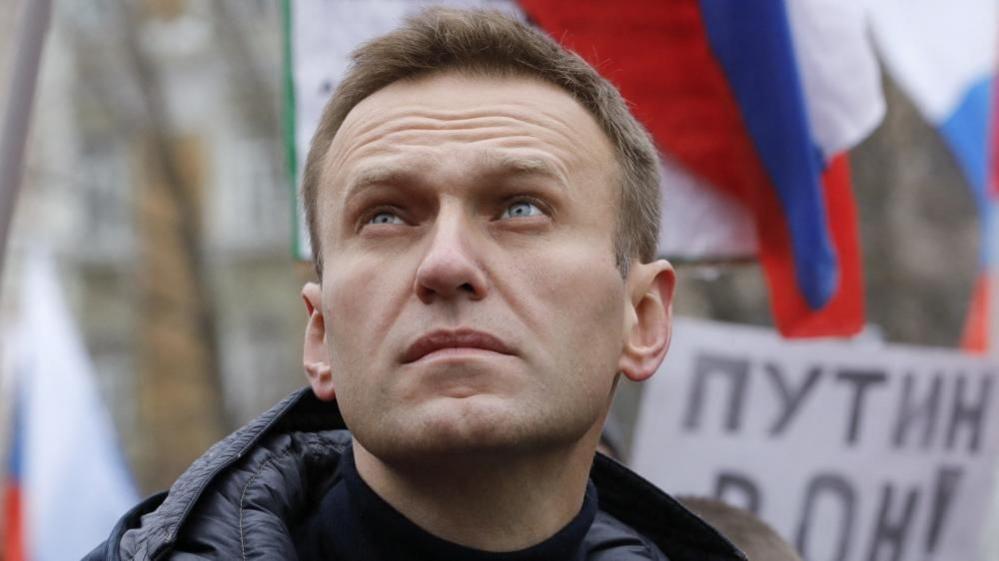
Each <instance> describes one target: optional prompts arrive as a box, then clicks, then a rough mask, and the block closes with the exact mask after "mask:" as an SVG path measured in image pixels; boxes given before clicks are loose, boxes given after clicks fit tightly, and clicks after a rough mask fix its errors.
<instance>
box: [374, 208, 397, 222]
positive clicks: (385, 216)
mask: <svg viewBox="0 0 999 561" xmlns="http://www.w3.org/2000/svg"><path fill="white" fill-rule="evenodd" d="M368 224H402V218H399V216H398V215H397V214H395V213H394V212H388V211H385V210H383V211H381V212H378V213H376V214H375V215H374V216H372V217H371V218H369V219H368Z"/></svg>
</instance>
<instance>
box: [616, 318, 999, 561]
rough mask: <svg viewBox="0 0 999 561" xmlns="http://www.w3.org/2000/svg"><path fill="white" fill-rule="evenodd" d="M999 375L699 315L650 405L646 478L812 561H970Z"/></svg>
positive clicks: (986, 480)
mask: <svg viewBox="0 0 999 561" xmlns="http://www.w3.org/2000/svg"><path fill="white" fill-rule="evenodd" d="M997 393H999V365H996V364H994V363H990V362H987V361H984V360H980V359H973V358H969V357H966V356H963V355H960V354H958V353H954V352H948V351H942V350H930V349H920V348H912V347H901V346H881V345H874V344H864V343H856V342H853V343H851V342H833V341H826V342H795V341H786V340H782V339H780V338H779V337H778V336H777V335H776V334H775V333H773V332H772V331H770V330H765V329H759V328H750V327H741V326H732V325H726V324H719V323H711V322H705V321H696V320H680V321H677V323H676V325H675V335H674V339H673V344H672V348H671V350H670V352H669V355H668V357H667V359H666V362H665V364H664V365H663V367H662V368H661V369H660V372H659V373H658V374H657V375H656V376H655V377H654V378H653V379H652V380H650V381H649V383H648V386H647V387H646V389H645V393H644V395H643V401H642V408H641V414H640V416H639V421H638V426H637V428H636V431H637V432H636V439H635V453H634V465H635V468H636V469H637V470H638V471H639V472H640V473H642V474H643V475H645V476H646V477H648V478H649V479H651V481H652V482H654V483H656V484H657V485H659V486H660V487H662V488H663V489H665V490H667V491H669V492H671V493H673V494H677V495H698V496H711V497H718V498H721V499H722V500H725V501H726V502H729V503H731V504H733V505H736V506H741V507H744V508H748V509H750V510H752V511H754V512H756V513H757V514H759V515H760V516H761V517H762V518H763V519H764V520H766V521H767V522H769V523H771V524H772V525H773V526H774V527H775V528H776V529H777V531H778V532H779V533H781V534H782V535H783V536H784V537H785V538H786V539H787V540H788V541H789V542H791V543H792V544H794V545H795V546H796V547H797V548H798V549H799V551H801V552H802V554H803V557H804V558H805V559H806V560H807V561H832V560H842V561H881V560H886V561H887V560H891V561H971V560H974V559H979V558H980V557H981V553H980V552H981V544H982V529H983V523H984V520H985V518H986V515H987V512H988V510H989V508H990V506H992V505H991V504H990V503H991V502H992V501H993V499H992V497H993V494H992V486H993V483H994V481H993V479H994V474H995V473H996V466H995V461H996V454H997V450H999V411H997V400H999V396H997Z"/></svg>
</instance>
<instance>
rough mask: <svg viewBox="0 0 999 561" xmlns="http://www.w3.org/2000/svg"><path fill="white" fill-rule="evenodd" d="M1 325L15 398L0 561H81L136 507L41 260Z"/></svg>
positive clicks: (29, 269)
mask: <svg viewBox="0 0 999 561" xmlns="http://www.w3.org/2000/svg"><path fill="white" fill-rule="evenodd" d="M24 272H25V275H24V277H23V279H22V280H21V283H20V286H21V288H22V294H21V298H20V301H21V302H22V310H23V313H22V314H21V317H20V319H19V321H18V322H17V323H16V324H15V325H13V326H8V330H9V333H8V334H7V337H6V338H5V340H4V352H5V357H4V358H5V364H4V374H5V375H6V376H9V380H10V381H11V384H9V386H13V388H14V391H13V395H14V404H13V408H12V409H13V422H12V423H11V425H12V435H11V447H10V450H9V452H8V453H9V456H8V458H9V466H10V469H9V471H8V474H7V479H8V480H7V483H6V485H5V489H4V491H5V496H4V512H3V514H4V528H3V529H4V533H3V535H2V538H3V540H4V541H3V547H2V549H0V551H3V553H4V559H5V561H66V560H68V559H80V558H82V557H83V556H84V555H85V554H86V553H87V552H89V551H90V550H91V549H93V547H94V546H95V545H97V544H98V543H100V542H101V540H104V539H106V538H107V536H108V534H109V533H110V531H111V528H112V526H113V525H114V523H115V521H116V520H117V519H118V517H119V516H121V515H122V514H124V513H125V511H127V510H128V508H130V507H131V506H132V505H133V504H134V503H135V502H136V500H137V496H136V493H135V489H134V486H133V483H132V479H131V477H130V475H129V473H128V470H127V469H126V467H125V463H124V458H123V456H122V454H121V450H120V448H119V447H118V443H117V440H116V438H115V436H114V430H113V428H112V424H111V419H110V416H109V415H108V411H107V410H106V409H105V408H104V407H103V405H102V403H101V401H100V398H99V395H98V392H97V388H96V386H95V383H94V376H93V371H92V367H91V365H90V361H89V358H88V356H87V354H86V350H85V348H84V346H83V342H82V340H81V338H80V335H79V332H78V331H77V330H76V328H75V326H74V324H73V320H72V316H71V314H70V311H69V308H68V306H67V305H66V302H65V301H64V299H63V297H62V294H61V291H60V290H59V285H58V280H57V276H56V273H55V266H54V264H53V263H51V262H50V260H49V259H48V258H42V257H34V258H31V259H29V261H28V262H27V263H26V266H25V269H24Z"/></svg>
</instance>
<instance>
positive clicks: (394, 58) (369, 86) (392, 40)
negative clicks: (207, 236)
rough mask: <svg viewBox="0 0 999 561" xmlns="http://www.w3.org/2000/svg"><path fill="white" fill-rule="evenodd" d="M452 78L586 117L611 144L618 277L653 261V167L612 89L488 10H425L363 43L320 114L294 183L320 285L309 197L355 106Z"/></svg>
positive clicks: (651, 151) (652, 152)
mask: <svg viewBox="0 0 999 561" xmlns="http://www.w3.org/2000/svg"><path fill="white" fill-rule="evenodd" d="M443 71H462V72H473V73H485V74H492V75H495V74H499V75H506V74H513V75H523V76H530V77H536V78H539V79H541V80H544V81H545V82H548V83H551V84H553V85H555V86H558V87H560V88H561V89H562V90H564V91H565V92H567V93H568V94H570V95H571V96H573V97H574V98H575V99H576V100H577V101H579V103H580V104H581V105H582V106H583V107H584V108H585V109H586V110H587V111H588V112H589V113H590V114H591V115H592V116H593V117H594V119H595V120H596V121H597V123H598V124H599V125H600V128H601V129H602V130H603V131H604V133H605V134H606V135H607V137H608V138H609V139H610V140H611V142H612V144H613V145H614V149H615V152H616V156H617V161H618V165H619V166H620V181H621V194H620V205H619V210H618V219H617V226H616V232H615V239H614V251H615V256H616V259H617V263H618V267H619V268H620V270H621V273H622V275H627V272H628V265H629V263H630V262H631V259H633V258H635V257H638V258H639V259H640V260H641V261H642V262H649V261H651V260H653V259H654V258H655V255H656V242H657V239H658V233H659V206H660V205H659V161H658V155H657V152H656V149H655V146H654V145H653V143H652V140H651V138H650V136H649V134H648V132H647V131H646V130H645V128H644V127H642V125H641V124H639V123H638V121H637V120H636V119H635V118H634V117H633V116H632V115H631V112H630V111H628V106H627V103H626V102H625V101H624V99H623V98H622V97H621V94H620V93H618V91H617V89H616V88H615V87H614V86H613V85H611V83H610V82H608V81H607V80H605V79H604V78H603V77H601V76H600V74H598V73H597V71H596V70H594V69H593V67H591V66H590V65H589V64H587V63H586V61H584V60H583V59H582V58H580V57H579V56H578V55H576V54H575V53H572V52H570V51H568V50H567V49H565V48H563V47H562V46H560V45H559V44H558V43H557V42H555V41H554V40H552V39H551V38H550V37H548V36H547V35H545V34H544V33H543V32H541V31H538V30H536V29H534V28H532V27H530V26H528V25H526V24H524V23H521V22H519V21H517V20H515V19H513V18H511V17H509V16H507V15H504V14H502V13H500V12H496V11H486V10H456V9H448V8H431V9H427V10H424V11H423V12H421V13H419V14H418V15H416V16H414V17H411V18H409V19H407V20H406V22H405V23H404V24H403V25H402V26H401V27H399V28H398V29H396V30H395V31H392V32H391V33H389V34H387V35H383V36H381V37H379V38H377V39H374V40H372V41H370V42H368V43H365V44H364V45H362V46H361V47H360V48H358V49H357V50H356V51H354V53H353V54H352V65H351V67H350V69H349V70H348V71H347V75H346V76H345V77H344V79H343V81H342V82H341V83H340V85H339V86H338V87H337V89H336V91H335V92H334V93H333V96H332V97H331V98H330V101H329V102H328V103H327V104H326V108H325V109H324V110H323V114H322V118H321V119H320V121H319V126H318V128H317V129H316V132H315V135H314V136H313V137H312V146H311V147H310V148H309V154H308V157H307V158H306V161H305V171H304V174H303V178H302V199H303V201H304V203H305V216H306V221H307V224H308V227H309V239H310V241H311V242H312V255H313V260H314V263H315V266H316V272H317V273H318V274H319V276H320V278H322V270H323V263H322V254H321V252H320V249H319V241H320V240H319V232H318V224H317V218H316V214H317V203H316V197H317V194H318V190H319V183H320V180H321V175H322V167H323V166H322V162H323V160H324V157H325V155H326V152H327V151H328V150H329V147H330V144H331V143H332V142H333V137H334V136H336V133H337V131H338V130H339V129H340V126H341V125H342V124H343V121H344V119H345V118H346V117H347V114H348V113H350V111H351V109H353V108H354V106H355V105H357V104H358V103H360V102H361V100H363V99H364V98H366V97H368V96H370V95H371V94H373V93H375V92H376V91H378V90H380V89H382V88H384V87H385V86H388V85H389V84H391V83H393V82H397V81H399V80H404V79H412V78H417V77H422V76H427V75H430V74H433V73H436V72H443Z"/></svg>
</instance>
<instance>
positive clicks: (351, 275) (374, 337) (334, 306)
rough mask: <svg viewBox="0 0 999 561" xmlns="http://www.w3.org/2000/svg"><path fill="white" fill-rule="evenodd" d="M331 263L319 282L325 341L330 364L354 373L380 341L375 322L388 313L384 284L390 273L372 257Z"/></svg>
mask: <svg viewBox="0 0 999 561" xmlns="http://www.w3.org/2000/svg"><path fill="white" fill-rule="evenodd" d="M331 265H332V266H330V267H328V270H327V271H326V273H325V278H324V282H323V289H324V297H323V302H324V304H326V303H328V305H327V306H326V309H325V310H324V312H325V315H326V318H327V330H328V331H327V332H328V333H329V337H330V340H329V341H328V344H329V347H330V351H331V354H332V360H333V363H334V366H337V367H339V368H340V369H341V370H349V371H350V372H355V371H357V369H358V368H363V367H364V365H365V362H366V361H365V360H364V358H365V357H370V356H371V350H372V348H374V347H376V343H377V341H379V340H381V337H380V335H382V333H380V330H381V328H380V325H379V323H378V322H379V321H380V320H382V319H383V318H385V317H386V316H387V315H388V314H387V313H386V310H385V308H386V306H388V305H389V302H390V299H391V296H390V291H389V287H387V286H385V284H386V283H388V282H389V281H390V280H391V279H392V278H393V276H394V275H393V274H392V272H386V271H384V269H383V267H382V266H381V264H379V263H377V262H374V261H373V260H364V261H358V262H346V261H339V262H336V263H333V264H331Z"/></svg>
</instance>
